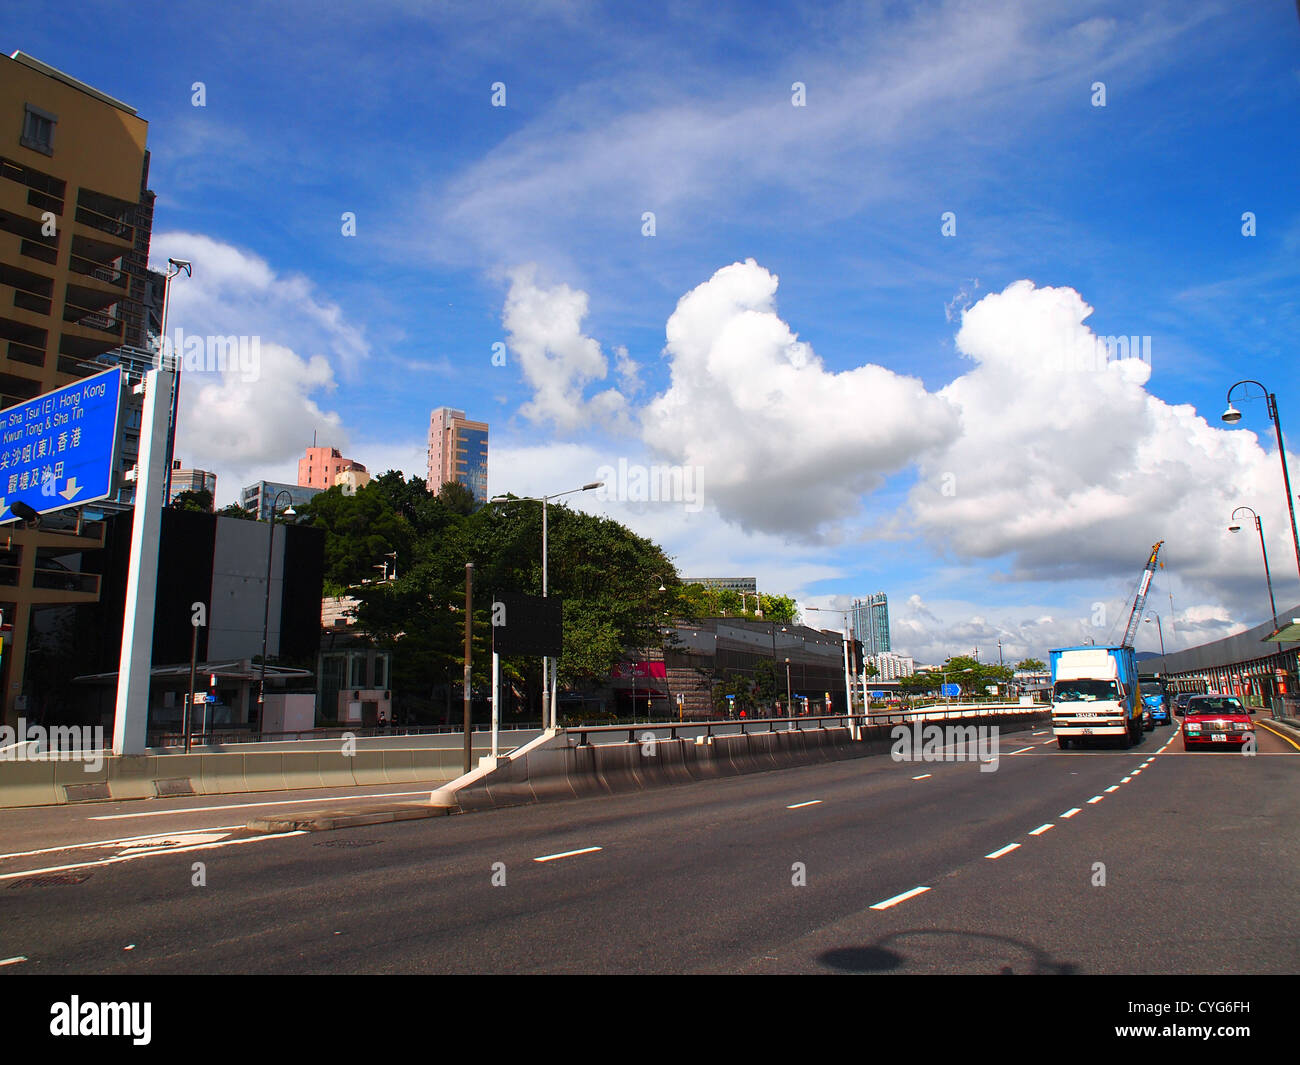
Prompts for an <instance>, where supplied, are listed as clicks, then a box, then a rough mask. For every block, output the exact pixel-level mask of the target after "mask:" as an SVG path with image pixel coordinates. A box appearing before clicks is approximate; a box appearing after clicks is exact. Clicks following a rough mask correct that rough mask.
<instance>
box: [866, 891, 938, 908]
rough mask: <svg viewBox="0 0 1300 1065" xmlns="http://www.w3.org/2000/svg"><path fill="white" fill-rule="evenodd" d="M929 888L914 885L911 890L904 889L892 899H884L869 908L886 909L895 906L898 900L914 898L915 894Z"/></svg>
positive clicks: (903, 900) (904, 900)
mask: <svg viewBox="0 0 1300 1065" xmlns="http://www.w3.org/2000/svg"><path fill="white" fill-rule="evenodd" d="M929 890H930V889H929V888H928V887H914V888H912V890H911V891H904V892H903V893H902V894H901V895H895V896H894V897H893V898H892V899H885V901H884V902H877V903H876V904H875V905H874V906H872V907H871V908H872V909H873V910H887V909H889V907H891V906H897V905H898V904H899V903H900V902H906V901H907V900H908V899H912V898H915V897H916V896H917V895H920V894H922V893H923V892H926V891H929Z"/></svg>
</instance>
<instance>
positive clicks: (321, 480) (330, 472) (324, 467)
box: [298, 447, 366, 492]
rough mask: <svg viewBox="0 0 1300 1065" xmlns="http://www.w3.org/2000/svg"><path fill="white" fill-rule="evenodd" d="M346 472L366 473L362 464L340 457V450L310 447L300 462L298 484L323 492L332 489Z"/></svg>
mask: <svg viewBox="0 0 1300 1065" xmlns="http://www.w3.org/2000/svg"><path fill="white" fill-rule="evenodd" d="M346 470H356V471H357V472H359V473H365V472H366V468H365V467H364V466H363V465H361V463H359V462H353V461H352V459H349V458H344V457H343V456H342V455H340V454H339V451H338V448H333V447H309V448H308V449H307V454H306V456H305V457H304V458H300V459H299V460H298V483H299V484H300V485H303V486H305V487H307V488H319V489H320V490H321V491H322V492H323V491H325V490H326V489H328V488H332V487H333V486H334V482H335V481H336V480H337V478H338V475H339V474H340V473H343V472H344V471H346Z"/></svg>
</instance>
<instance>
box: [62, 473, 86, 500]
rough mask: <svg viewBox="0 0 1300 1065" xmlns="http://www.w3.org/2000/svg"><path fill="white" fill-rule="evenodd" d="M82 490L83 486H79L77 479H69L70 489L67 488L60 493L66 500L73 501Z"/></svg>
mask: <svg viewBox="0 0 1300 1065" xmlns="http://www.w3.org/2000/svg"><path fill="white" fill-rule="evenodd" d="M81 488H82V486H81V485H79V484H77V479H76V478H75V477H69V478H68V487H67V488H65V489H64V490H63V491H62V492H60V493H59V495H61V496H63V498H64V499H71V498H72V497H73V496H75V495H76V494H77V493H78V492H80V491H81Z"/></svg>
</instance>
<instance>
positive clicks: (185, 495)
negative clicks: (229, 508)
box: [167, 488, 243, 514]
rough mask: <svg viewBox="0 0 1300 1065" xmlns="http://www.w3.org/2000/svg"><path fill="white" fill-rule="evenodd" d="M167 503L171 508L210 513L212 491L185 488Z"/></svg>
mask: <svg viewBox="0 0 1300 1065" xmlns="http://www.w3.org/2000/svg"><path fill="white" fill-rule="evenodd" d="M167 505H168V506H169V507H171V508H172V509H173V510H196V511H199V512H200V513H202V514H211V513H212V493H211V492H209V491H208V490H207V489H206V488H200V489H198V490H196V491H191V490H189V489H186V490H185V491H184V492H177V493H176V498H175V499H173V500H172V501H171V502H170V503H168V504H167ZM232 505H233V504H232ZM240 509H241V510H242V509H243V508H242V507H241V508H240Z"/></svg>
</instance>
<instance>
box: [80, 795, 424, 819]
mask: <svg viewBox="0 0 1300 1065" xmlns="http://www.w3.org/2000/svg"><path fill="white" fill-rule="evenodd" d="M428 794H429V789H428V788H421V789H420V790H419V791H382V792H369V793H366V794H360V795H332V796H327V797H325V798H321V799H276V800H275V801H273V802H239V803H231V804H230V805H228V806H187V807H185V808H184V809H183V810H147V811H145V812H144V813H138V814H101V815H100V816H99V817H88V818H86V820H87V821H125V820H127V819H128V818H132V817H167V816H168V815H169V814H203V813H207V812H208V811H209V810H249V809H253V808H254V807H258V806H305V805H307V804H315V803H321V802H358V801H360V800H362V799H395V798H398V797H399V796H402V795H428Z"/></svg>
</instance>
